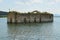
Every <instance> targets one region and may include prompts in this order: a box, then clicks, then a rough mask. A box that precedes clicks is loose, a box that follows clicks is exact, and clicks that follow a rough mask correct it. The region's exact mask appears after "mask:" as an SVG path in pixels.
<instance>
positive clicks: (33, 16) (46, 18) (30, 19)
mask: <svg viewBox="0 0 60 40" xmlns="http://www.w3.org/2000/svg"><path fill="white" fill-rule="evenodd" d="M7 22H8V23H41V22H53V14H50V13H47V12H44V13H41V12H39V11H33V12H28V13H19V12H16V11H10V12H9V13H8V18H7Z"/></svg>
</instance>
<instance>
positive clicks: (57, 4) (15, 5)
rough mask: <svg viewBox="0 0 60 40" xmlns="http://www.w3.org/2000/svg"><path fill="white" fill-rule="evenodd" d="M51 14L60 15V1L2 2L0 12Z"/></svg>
mask: <svg viewBox="0 0 60 40" xmlns="http://www.w3.org/2000/svg"><path fill="white" fill-rule="evenodd" d="M9 10H10V11H18V12H28V11H29V12H30V11H33V10H38V11H40V12H45V11H46V12H50V13H53V14H60V0H0V11H9Z"/></svg>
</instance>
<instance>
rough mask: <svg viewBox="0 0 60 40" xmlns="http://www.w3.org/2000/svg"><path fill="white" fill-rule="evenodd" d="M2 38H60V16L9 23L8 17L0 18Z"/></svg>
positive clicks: (0, 36)
mask: <svg viewBox="0 0 60 40" xmlns="http://www.w3.org/2000/svg"><path fill="white" fill-rule="evenodd" d="M0 40H60V17H54V22H53V23H31V24H7V18H0Z"/></svg>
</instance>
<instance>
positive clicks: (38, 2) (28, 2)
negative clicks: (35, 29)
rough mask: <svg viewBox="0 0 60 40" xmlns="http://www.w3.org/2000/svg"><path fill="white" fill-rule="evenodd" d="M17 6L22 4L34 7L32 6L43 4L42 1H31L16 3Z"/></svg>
mask: <svg viewBox="0 0 60 40" xmlns="http://www.w3.org/2000/svg"><path fill="white" fill-rule="evenodd" d="M15 3H16V4H20V5H32V4H41V3H43V1H42V0H29V1H26V2H21V1H15Z"/></svg>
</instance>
